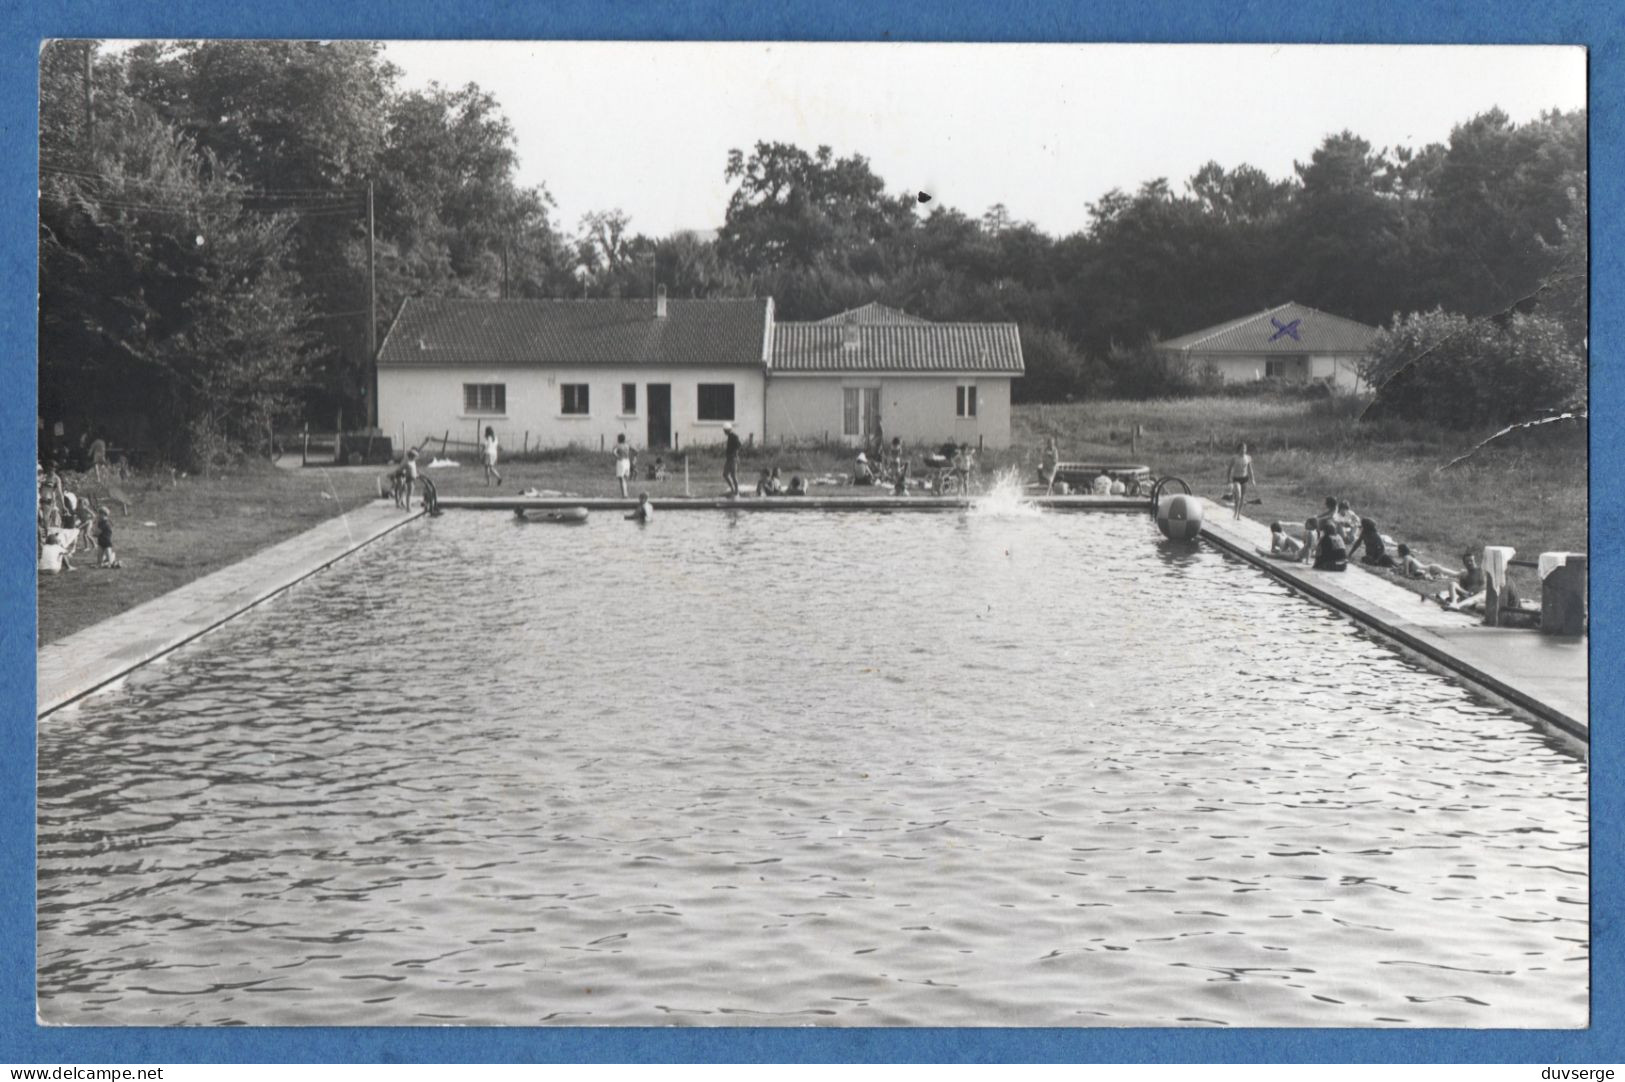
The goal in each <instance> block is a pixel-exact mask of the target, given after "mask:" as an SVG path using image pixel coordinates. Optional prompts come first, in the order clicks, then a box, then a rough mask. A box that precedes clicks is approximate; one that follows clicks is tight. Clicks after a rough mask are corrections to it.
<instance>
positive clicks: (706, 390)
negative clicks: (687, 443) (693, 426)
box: [699, 383, 734, 421]
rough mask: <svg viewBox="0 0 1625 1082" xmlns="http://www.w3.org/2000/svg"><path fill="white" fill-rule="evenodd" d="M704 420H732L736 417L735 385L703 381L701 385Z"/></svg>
mask: <svg viewBox="0 0 1625 1082" xmlns="http://www.w3.org/2000/svg"><path fill="white" fill-rule="evenodd" d="M699 392H700V410H699V419H700V420H702V421H731V420H733V419H734V385H733V384H731V383H702V384H700V385H699Z"/></svg>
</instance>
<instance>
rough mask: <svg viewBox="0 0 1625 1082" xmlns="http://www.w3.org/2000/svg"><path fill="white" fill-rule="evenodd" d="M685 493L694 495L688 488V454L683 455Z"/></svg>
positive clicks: (685, 494)
mask: <svg viewBox="0 0 1625 1082" xmlns="http://www.w3.org/2000/svg"><path fill="white" fill-rule="evenodd" d="M683 495H684V496H692V495H694V494H693V493H692V492H690V491H689V490H688V456H687V455H684V456H683Z"/></svg>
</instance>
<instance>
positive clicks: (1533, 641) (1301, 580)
mask: <svg viewBox="0 0 1625 1082" xmlns="http://www.w3.org/2000/svg"><path fill="white" fill-rule="evenodd" d="M1204 503H1205V504H1206V506H1205V509H1204V514H1203V520H1202V535H1203V536H1204V537H1206V538H1207V539H1208V540H1210V541H1212V542H1213V543H1214V544H1216V545H1219V546H1220V547H1221V548H1224V549H1227V550H1228V551H1230V552H1232V553H1235V554H1236V555H1237V556H1240V557H1241V558H1242V559H1244V560H1247V561H1249V562H1251V563H1253V564H1256V565H1257V566H1259V567H1261V568H1263V569H1264V570H1265V571H1267V572H1269V573H1270V574H1271V575H1273V576H1275V577H1276V578H1278V579H1281V580H1282V581H1284V582H1286V583H1288V584H1289V585H1291V586H1293V587H1294V588H1296V589H1298V590H1301V591H1302V592H1304V593H1306V594H1309V595H1310V596H1311V597H1315V598H1317V599H1319V600H1321V601H1324V602H1325V603H1327V604H1329V605H1331V606H1333V607H1334V608H1337V609H1339V610H1341V611H1343V612H1346V613H1348V614H1349V615H1351V616H1353V617H1355V618H1356V619H1358V620H1360V621H1362V622H1363V623H1366V624H1370V625H1371V626H1373V627H1375V628H1377V629H1378V630H1380V631H1382V632H1383V633H1384V634H1386V635H1388V636H1390V637H1391V638H1394V639H1396V640H1398V641H1399V642H1401V643H1402V644H1404V645H1405V646H1408V647H1410V648H1411V649H1413V650H1415V651H1417V652H1418V653H1420V654H1423V655H1425V656H1426V657H1427V658H1429V659H1430V660H1432V661H1434V662H1435V663H1438V664H1441V665H1443V666H1445V667H1446V668H1448V669H1450V670H1451V671H1453V672H1456V673H1459V674H1461V675H1463V676H1465V677H1467V678H1468V679H1469V680H1472V681H1473V682H1475V683H1478V684H1480V685H1482V686H1484V687H1486V688H1488V689H1489V690H1491V691H1493V692H1494V693H1496V694H1497V695H1499V696H1501V697H1502V698H1504V699H1507V700H1508V701H1510V702H1512V703H1514V704H1516V705H1517V706H1519V707H1522V708H1523V709H1525V710H1528V711H1529V712H1531V713H1533V714H1535V715H1537V716H1538V717H1541V718H1544V719H1546V720H1547V721H1549V722H1551V723H1552V724H1554V725H1557V726H1558V727H1559V728H1562V729H1564V730H1566V731H1568V732H1570V733H1573V734H1574V735H1576V736H1579V737H1581V738H1582V739H1588V738H1589V735H1590V688H1589V675H1590V666H1589V662H1588V646H1589V642H1590V640H1589V639H1587V638H1578V639H1575V638H1561V637H1559V636H1556V635H1543V634H1541V633H1540V632H1538V631H1525V630H1517V629H1512V628H1492V627H1485V626H1484V624H1483V621H1482V618H1481V617H1479V616H1476V615H1468V614H1466V613H1458V612H1447V611H1446V610H1445V609H1444V608H1442V607H1441V606H1439V605H1436V604H1434V603H1433V602H1431V601H1428V600H1426V599H1424V598H1421V597H1420V595H1418V594H1415V593H1413V592H1411V591H1410V590H1407V589H1406V588H1405V587H1403V586H1401V585H1399V584H1398V583H1396V582H1394V581H1392V580H1391V579H1388V578H1386V577H1385V576H1382V575H1379V574H1375V573H1373V572H1370V571H1367V570H1365V569H1364V568H1362V567H1360V566H1359V565H1358V564H1357V563H1351V564H1350V565H1349V569H1348V570H1347V571H1344V572H1342V573H1338V572H1328V571H1311V570H1309V569H1307V568H1306V567H1304V566H1303V565H1302V564H1293V563H1287V562H1285V561H1282V560H1276V559H1272V558H1270V557H1268V556H1262V555H1260V554H1259V553H1258V551H1257V550H1258V549H1259V548H1260V547H1262V548H1264V549H1266V550H1267V549H1268V548H1269V544H1270V531H1269V527H1268V526H1266V525H1264V524H1263V523H1261V522H1254V521H1253V520H1252V519H1248V518H1243V519H1240V520H1239V521H1238V520H1236V519H1232V518H1231V517H1230V515H1231V512H1230V509H1229V508H1228V507H1225V506H1224V505H1223V504H1218V503H1213V502H1211V501H1204Z"/></svg>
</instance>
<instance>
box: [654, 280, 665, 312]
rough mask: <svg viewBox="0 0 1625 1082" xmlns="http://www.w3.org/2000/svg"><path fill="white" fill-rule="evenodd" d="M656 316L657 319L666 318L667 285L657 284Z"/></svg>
mask: <svg viewBox="0 0 1625 1082" xmlns="http://www.w3.org/2000/svg"><path fill="white" fill-rule="evenodd" d="M655 318H656V319H665V318H666V287H665V286H656V287H655Z"/></svg>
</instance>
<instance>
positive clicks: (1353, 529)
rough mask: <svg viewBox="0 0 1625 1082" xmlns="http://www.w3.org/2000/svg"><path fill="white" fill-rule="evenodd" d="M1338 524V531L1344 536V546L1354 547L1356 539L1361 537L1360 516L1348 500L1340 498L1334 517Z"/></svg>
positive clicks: (1333, 519)
mask: <svg viewBox="0 0 1625 1082" xmlns="http://www.w3.org/2000/svg"><path fill="white" fill-rule="evenodd" d="M1332 521H1333V522H1335V523H1337V529H1338V531H1339V532H1341V533H1342V535H1343V544H1345V545H1349V546H1351V551H1352V546H1353V544H1354V540H1355V538H1357V537H1359V536H1360V516H1359V515H1357V514H1355V513H1354V506H1353V505H1352V504H1350V503H1349V502H1348V501H1347V500H1345V499H1342V498H1339V499H1338V501H1337V513H1336V514H1334V515H1333V516H1332Z"/></svg>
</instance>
